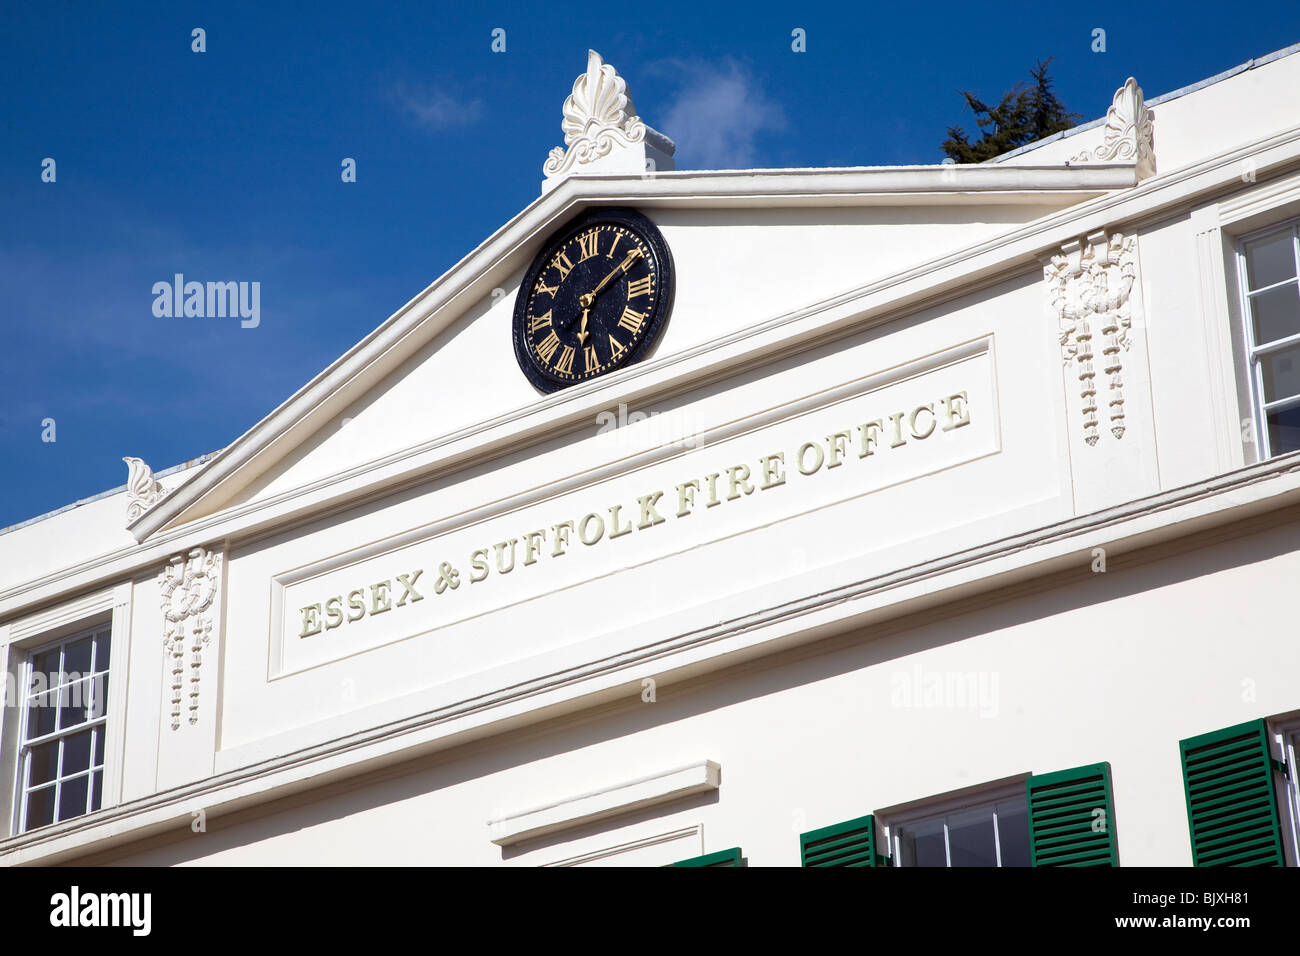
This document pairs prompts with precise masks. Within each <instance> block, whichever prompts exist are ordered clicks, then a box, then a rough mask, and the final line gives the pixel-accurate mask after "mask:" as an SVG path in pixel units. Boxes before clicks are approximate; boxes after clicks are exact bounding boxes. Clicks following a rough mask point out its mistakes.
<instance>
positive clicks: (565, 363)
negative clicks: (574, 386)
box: [555, 345, 573, 375]
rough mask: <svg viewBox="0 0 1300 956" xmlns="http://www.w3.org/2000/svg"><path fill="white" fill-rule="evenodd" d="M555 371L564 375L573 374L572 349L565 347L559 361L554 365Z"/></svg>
mask: <svg viewBox="0 0 1300 956" xmlns="http://www.w3.org/2000/svg"><path fill="white" fill-rule="evenodd" d="M555 370H556V371H557V372H563V373H564V374H565V375H572V374H573V347H572V346H569V345H566V346H565V347H564V350H563V351H562V352H560V360H559V361H558V362H556V363H555Z"/></svg>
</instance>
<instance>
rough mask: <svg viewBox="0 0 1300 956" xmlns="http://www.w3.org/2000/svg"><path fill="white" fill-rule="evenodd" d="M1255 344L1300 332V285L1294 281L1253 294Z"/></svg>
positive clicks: (1251, 308) (1252, 311)
mask: <svg viewBox="0 0 1300 956" xmlns="http://www.w3.org/2000/svg"><path fill="white" fill-rule="evenodd" d="M1250 312H1251V315H1252V316H1254V320H1255V344H1256V345H1267V344H1268V343H1269V342H1276V341H1277V340H1278V339H1284V338H1286V337H1287V336H1289V335H1295V334H1296V333H1297V332H1300V286H1297V285H1296V284H1295V283H1294V282H1293V283H1291V285H1284V286H1282V287H1281V288H1278V289H1272V290H1270V291H1268V292H1261V293H1260V294H1259V295H1256V296H1251V299H1250Z"/></svg>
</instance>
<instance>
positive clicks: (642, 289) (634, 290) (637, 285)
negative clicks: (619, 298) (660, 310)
mask: <svg viewBox="0 0 1300 956" xmlns="http://www.w3.org/2000/svg"><path fill="white" fill-rule="evenodd" d="M653 283H654V276H645V277H644V278H641V279H636V280H631V279H629V280H628V283H627V297H628V298H629V299H633V298H636V297H637V296H638V295H649V294H650V286H651V285H652V284H653Z"/></svg>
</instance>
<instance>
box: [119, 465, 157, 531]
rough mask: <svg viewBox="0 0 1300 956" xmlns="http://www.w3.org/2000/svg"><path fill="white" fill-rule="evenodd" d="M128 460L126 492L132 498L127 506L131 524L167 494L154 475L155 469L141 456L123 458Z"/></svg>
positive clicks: (128, 518)
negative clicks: (141, 458)
mask: <svg viewBox="0 0 1300 956" xmlns="http://www.w3.org/2000/svg"><path fill="white" fill-rule="evenodd" d="M122 460H123V461H124V462H126V468H127V473H126V493H127V496H128V498H129V499H130V500H129V502H128V504H127V506H126V523H127V524H130V523H131V522H132V521H134V520H135V519H136V518H138V517H140V516H141V515H142V514H144V513H145V512H146V511H148V510H149V509H150V508H152V507H153V506H154V505H155V504H157V503H158V501H159V499H161V498H162V496H163V495H165V494H167V492H166V491H164V490H163V486H162V485H160V484H159V483H158V479H157V478H155V477H154V476H153V469H152V468H150V467H149V466H148V465H146V464H145V463H144V462H143V461H142V460H140V459H139V458H123V459H122Z"/></svg>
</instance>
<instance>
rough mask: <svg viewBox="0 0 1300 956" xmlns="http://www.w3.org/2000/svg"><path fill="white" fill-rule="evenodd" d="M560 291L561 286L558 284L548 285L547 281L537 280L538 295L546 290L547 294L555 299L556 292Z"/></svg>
mask: <svg viewBox="0 0 1300 956" xmlns="http://www.w3.org/2000/svg"><path fill="white" fill-rule="evenodd" d="M559 291H560V287H559V286H558V285H547V284H546V283H545V282H542V281H541V280H540V279H539V280H538V282H537V294H538V295H541V294H542V293H543V292H545V293H546V294H547V295H549V296H550V297H551V298H552V299H554V298H555V293H557V292H559Z"/></svg>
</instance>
